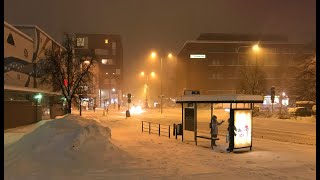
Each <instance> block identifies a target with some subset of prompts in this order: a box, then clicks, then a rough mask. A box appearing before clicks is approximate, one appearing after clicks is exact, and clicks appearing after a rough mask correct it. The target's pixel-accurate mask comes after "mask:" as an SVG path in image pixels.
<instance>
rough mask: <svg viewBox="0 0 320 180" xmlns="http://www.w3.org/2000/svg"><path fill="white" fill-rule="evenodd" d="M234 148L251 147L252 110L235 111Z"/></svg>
mask: <svg viewBox="0 0 320 180" xmlns="http://www.w3.org/2000/svg"><path fill="white" fill-rule="evenodd" d="M234 126H235V127H234V128H235V131H234V132H235V136H234V148H243V147H251V140H252V110H234Z"/></svg>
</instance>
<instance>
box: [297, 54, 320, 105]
mask: <svg viewBox="0 0 320 180" xmlns="http://www.w3.org/2000/svg"><path fill="white" fill-rule="evenodd" d="M292 89H293V93H294V94H295V95H296V98H297V99H299V100H313V101H316V55H315V54H314V55H311V56H307V57H304V58H303V59H302V60H301V63H300V64H299V66H298V67H297V74H296V81H294V82H293V83H292Z"/></svg>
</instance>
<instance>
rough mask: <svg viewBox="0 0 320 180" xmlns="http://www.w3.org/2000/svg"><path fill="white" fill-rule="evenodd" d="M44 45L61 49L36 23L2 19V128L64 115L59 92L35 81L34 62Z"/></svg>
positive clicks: (40, 55)
mask: <svg viewBox="0 0 320 180" xmlns="http://www.w3.org/2000/svg"><path fill="white" fill-rule="evenodd" d="M48 48H53V49H58V50H59V49H61V50H62V49H64V47H62V46H61V45H60V44H59V43H57V42H56V41H55V40H54V39H53V38H51V37H50V36H49V35H48V34H46V33H45V32H44V31H43V30H41V29H40V28H39V27H37V26H32V25H15V26H14V25H11V24H9V23H7V22H5V21H4V109H5V114H4V128H5V129H7V128H14V127H18V126H22V125H27V124H31V123H35V122H38V121H40V120H42V119H50V118H54V117H55V116H57V115H63V114H64V112H63V100H62V94H61V93H55V92H53V87H48V86H44V85H39V84H38V83H37V82H38V78H37V77H38V73H37V72H38V69H37V63H39V62H41V61H42V60H43V58H44V57H45V56H44V52H45V50H46V49H48Z"/></svg>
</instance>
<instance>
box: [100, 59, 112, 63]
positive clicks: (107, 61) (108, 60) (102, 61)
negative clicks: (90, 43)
mask: <svg viewBox="0 0 320 180" xmlns="http://www.w3.org/2000/svg"><path fill="white" fill-rule="evenodd" d="M101 63H102V64H113V63H112V59H102V60H101Z"/></svg>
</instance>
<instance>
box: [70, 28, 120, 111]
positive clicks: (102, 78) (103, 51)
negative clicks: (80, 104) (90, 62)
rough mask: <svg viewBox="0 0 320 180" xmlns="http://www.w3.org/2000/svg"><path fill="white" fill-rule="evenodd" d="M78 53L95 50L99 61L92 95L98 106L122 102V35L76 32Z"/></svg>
mask: <svg viewBox="0 0 320 180" xmlns="http://www.w3.org/2000/svg"><path fill="white" fill-rule="evenodd" d="M75 36H76V41H77V46H76V51H75V52H76V53H82V52H85V51H88V50H93V51H94V54H95V58H96V62H97V64H96V65H97V66H96V67H95V68H96V69H95V70H94V72H95V78H94V81H95V82H96V83H94V87H91V88H92V97H93V98H94V99H95V101H94V103H95V104H96V105H97V106H98V107H104V106H105V105H106V103H111V104H113V105H116V104H121V101H122V89H123V85H122V82H123V47H122V41H121V37H120V35H108V34H83V33H76V34H75Z"/></svg>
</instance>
